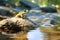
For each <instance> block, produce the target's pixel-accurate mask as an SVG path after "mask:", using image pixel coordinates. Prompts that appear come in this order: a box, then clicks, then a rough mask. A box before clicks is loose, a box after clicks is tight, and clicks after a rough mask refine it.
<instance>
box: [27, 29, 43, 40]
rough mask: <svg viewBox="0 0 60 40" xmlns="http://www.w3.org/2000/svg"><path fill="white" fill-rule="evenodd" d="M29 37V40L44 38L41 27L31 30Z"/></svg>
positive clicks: (41, 39)
mask: <svg viewBox="0 0 60 40" xmlns="http://www.w3.org/2000/svg"><path fill="white" fill-rule="evenodd" d="M27 37H28V40H43V37H44V35H43V33H42V32H41V31H40V29H39V28H36V29H35V30H31V31H29V32H28V35H27Z"/></svg>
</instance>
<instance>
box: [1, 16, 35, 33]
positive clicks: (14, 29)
mask: <svg viewBox="0 0 60 40" xmlns="http://www.w3.org/2000/svg"><path fill="white" fill-rule="evenodd" d="M34 28H35V27H34V25H33V24H32V23H31V22H29V21H28V20H26V19H22V18H16V17H13V18H8V19H5V20H2V21H0V30H2V31H3V32H6V33H18V32H22V31H23V32H28V31H29V30H32V29H34Z"/></svg>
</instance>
